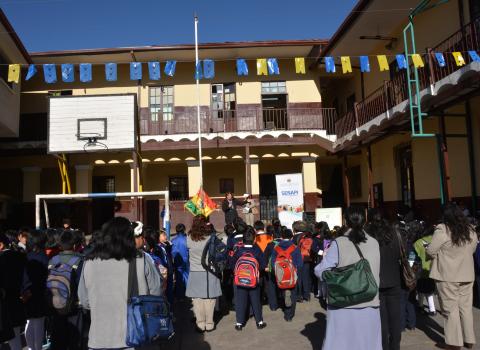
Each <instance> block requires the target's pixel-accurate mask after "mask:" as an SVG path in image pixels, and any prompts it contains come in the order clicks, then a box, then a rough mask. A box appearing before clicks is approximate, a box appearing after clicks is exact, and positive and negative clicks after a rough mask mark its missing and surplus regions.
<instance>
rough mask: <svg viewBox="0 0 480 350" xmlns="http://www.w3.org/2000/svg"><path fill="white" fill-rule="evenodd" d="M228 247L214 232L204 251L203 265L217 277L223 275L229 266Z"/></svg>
mask: <svg viewBox="0 0 480 350" xmlns="http://www.w3.org/2000/svg"><path fill="white" fill-rule="evenodd" d="M227 258H228V249H227V246H226V244H225V243H223V242H222V240H221V239H220V238H218V237H217V235H216V234H215V233H212V235H211V236H210V239H209V241H208V242H207V244H206V245H205V248H204V249H203V253H202V267H203V268H204V269H205V270H206V271H210V272H211V273H213V274H214V275H216V276H217V277H219V278H220V277H221V276H222V272H223V270H225V267H226V266H227Z"/></svg>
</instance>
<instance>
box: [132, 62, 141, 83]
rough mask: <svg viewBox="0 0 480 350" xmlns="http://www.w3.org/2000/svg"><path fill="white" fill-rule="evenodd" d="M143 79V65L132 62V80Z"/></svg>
mask: <svg viewBox="0 0 480 350" xmlns="http://www.w3.org/2000/svg"><path fill="white" fill-rule="evenodd" d="M141 79H142V63H141V62H130V80H141Z"/></svg>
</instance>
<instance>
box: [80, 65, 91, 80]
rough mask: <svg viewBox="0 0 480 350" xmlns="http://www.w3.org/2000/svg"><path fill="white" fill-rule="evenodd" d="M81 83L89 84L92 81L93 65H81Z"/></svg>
mask: <svg viewBox="0 0 480 350" xmlns="http://www.w3.org/2000/svg"><path fill="white" fill-rule="evenodd" d="M80 81H81V82H82V83H89V82H91V81H92V64H91V63H81V64H80Z"/></svg>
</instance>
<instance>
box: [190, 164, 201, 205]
mask: <svg viewBox="0 0 480 350" xmlns="http://www.w3.org/2000/svg"><path fill="white" fill-rule="evenodd" d="M187 167H188V196H189V197H193V196H194V195H195V194H196V193H197V191H198V190H199V188H200V177H201V176H200V163H199V162H198V161H197V160H188V161H187Z"/></svg>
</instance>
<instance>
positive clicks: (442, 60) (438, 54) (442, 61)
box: [435, 52, 447, 67]
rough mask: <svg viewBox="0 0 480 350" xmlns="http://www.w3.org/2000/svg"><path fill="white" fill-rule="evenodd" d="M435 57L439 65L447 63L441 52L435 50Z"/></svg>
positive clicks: (443, 65)
mask: <svg viewBox="0 0 480 350" xmlns="http://www.w3.org/2000/svg"><path fill="white" fill-rule="evenodd" d="M435 58H436V59H437V62H438V65H439V66H440V67H445V66H446V65H447V64H446V62H445V57H444V56H443V53H441V52H435Z"/></svg>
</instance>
